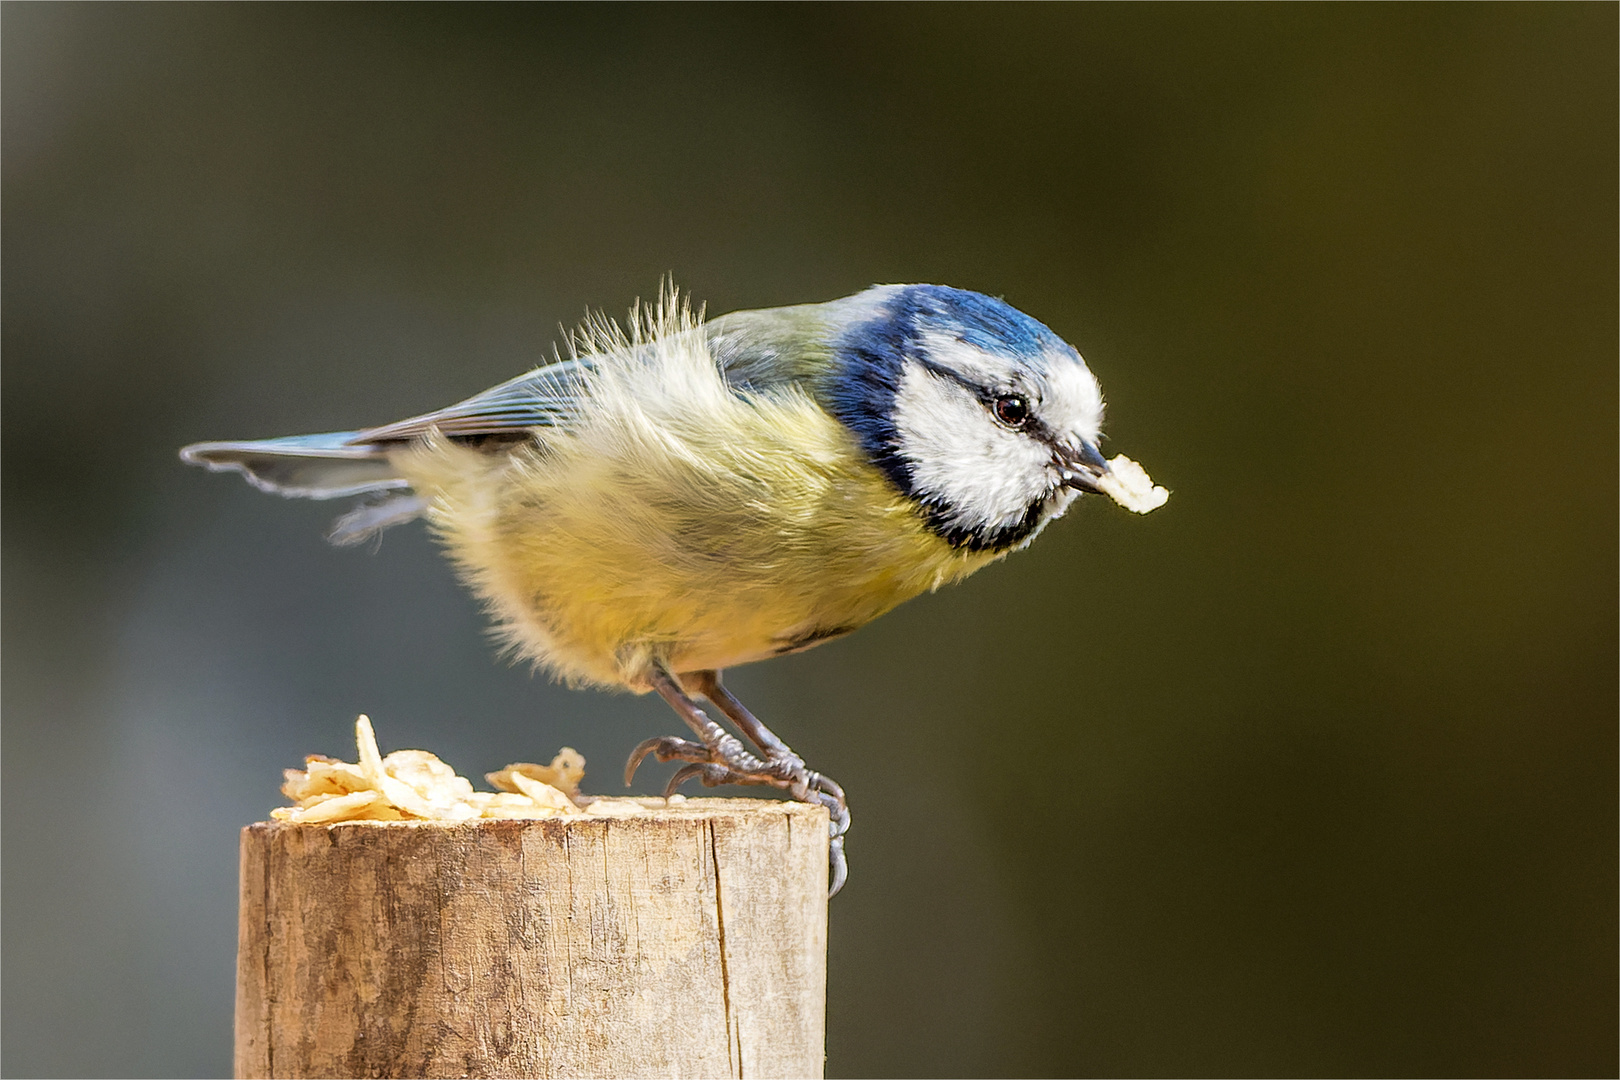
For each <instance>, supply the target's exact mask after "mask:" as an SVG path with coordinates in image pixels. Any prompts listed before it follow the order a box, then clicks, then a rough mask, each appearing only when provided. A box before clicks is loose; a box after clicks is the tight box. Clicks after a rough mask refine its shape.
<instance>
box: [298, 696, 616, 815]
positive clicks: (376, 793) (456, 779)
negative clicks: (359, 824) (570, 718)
mask: <svg viewBox="0 0 1620 1080" xmlns="http://www.w3.org/2000/svg"><path fill="white" fill-rule="evenodd" d="M354 733H355V743H356V744H357V747H358V750H359V758H360V760H359V762H358V764H352V765H351V764H350V763H348V762H346V761H338V760H336V759H335V758H329V757H324V756H322V755H319V754H312V755H310V757H308V758H306V759H305V762H304V769H303V770H302V771H300V770H298V769H288V770H286V783H284V784H282V785H281V790H282V793H283V794H285V795H286V796H287V798H289V799H291V800H292V801H293V802H294V803H295V804H296V805H293V806H282V807H277V808H276V809H274V810H272V811H270V816H271V817H273V818H275V819H276V820H277V821H294V822H302V823H305V824H316V823H324V822H335V821H468V820H471V819H473V818H546V817H558V816H561V815H571V814H587V813H588V814H591V815H594V816H605V817H631V816H634V815H636V814H641V813H644V812H645V811H646V807H644V806H643V805H642V804H641V803H640V802H638V801H637V800H633V799H602V798H596V799H592V798H590V797H588V796H582V795H580V792H579V782H580V780H581V779H582V778H583V777H584V775H585V759H584V758H583V757H581V756H580V754H579V752H578V751H576V750H574V749H572V748H571V747H566V746H565V747H563V749H562V751H561V752H560V753H558V755H557V756H556V757H555V758H553V759H552V762H551V764H550V765H534V764H530V763H528V762H517V763H515V764H512V765H508V766H507V767H506V768H504V769H501V770H500V771H499V772H493V773H490V774H489V782H490V783H491V784H493V785H495V786H496V787H498V788H500V789H501V790H499V791H493V792H492V791H474V790H473V786H472V782H471V781H469V780H468V779H467V778H466V777H464V776H458V775H456V771H455V770H454V769H452V768H451V767H450V766H448V765H446V764H445V763H444V762H442V761H440V760H439V759H438V757H436V756H435V755H433V754H430V753H428V752H427V751H426V750H395V751H394V752H393V753H392V754H389V755H388V756H387V757H383V756H382V754H381V752H380V751H379V750H378V748H377V735H376V732H375V731H373V730H372V727H371V720H370V719H369V718H367V717H365V716H361V717H360V718H359V719H358V720H356V721H355V724H354Z"/></svg>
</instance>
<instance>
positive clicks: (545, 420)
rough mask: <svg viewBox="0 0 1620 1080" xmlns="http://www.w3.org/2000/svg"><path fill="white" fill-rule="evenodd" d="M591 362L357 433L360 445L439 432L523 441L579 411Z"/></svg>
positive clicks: (534, 374)
mask: <svg viewBox="0 0 1620 1080" xmlns="http://www.w3.org/2000/svg"><path fill="white" fill-rule="evenodd" d="M589 369H590V365H589V361H588V360H585V359H581V360H563V361H560V362H558V363H555V364H548V365H546V366H545V367H542V368H536V369H535V370H533V371H531V372H529V373H527V374H525V375H519V376H518V377H517V378H515V379H512V380H510V381H508V382H504V383H501V384H500V385H499V386H493V387H491V388H490V389H488V390H485V391H484V392H483V393H481V394H475V395H473V396H472V397H470V398H468V399H467V400H465V401H461V402H457V403H456V404H454V405H451V406H449V407H448V408H444V409H439V410H437V411H436V412H430V413H423V414H422V415H421V416H413V417H410V418H409V419H407V420H399V421H396V422H394V423H392V424H384V425H382V426H381V427H374V428H367V429H366V430H364V431H357V432H355V433H354V437H353V439H352V440H351V441H352V442H353V443H355V444H362V443H387V442H404V441H408V440H410V439H414V438H417V437H419V436H422V435H426V434H427V433H428V432H430V431H433V430H435V429H437V430H438V431H439V433H440V434H443V435H448V436H451V437H453V438H468V437H472V436H478V435H519V434H521V433H522V432H524V431H526V430H528V429H531V428H537V427H555V426H557V425H558V424H559V423H561V422H563V421H565V420H566V419H567V418H568V417H569V416H570V415H571V414H572V413H573V411H574V406H575V402H577V401H578V400H579V395H580V393H581V390H582V386H583V383H582V376H583V375H584V374H585V373H586V372H587V371H589Z"/></svg>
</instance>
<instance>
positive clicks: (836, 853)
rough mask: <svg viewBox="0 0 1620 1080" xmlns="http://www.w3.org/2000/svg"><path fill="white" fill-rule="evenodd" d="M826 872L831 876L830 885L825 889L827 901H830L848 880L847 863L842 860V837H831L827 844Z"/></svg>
mask: <svg viewBox="0 0 1620 1080" xmlns="http://www.w3.org/2000/svg"><path fill="white" fill-rule="evenodd" d="M827 871H828V873H829V874H830V875H831V876H832V884H831V885H829V886H828V887H827V899H829V900H831V899H832V898H833V897H835V896H837V895H838V890H839V889H842V888H843V887H844V882H845V881H847V880H849V862H848V860H846V859H845V858H844V838H843V837H842V836H835V837H833V838H832V840H831V842H829V843H828V844H827Z"/></svg>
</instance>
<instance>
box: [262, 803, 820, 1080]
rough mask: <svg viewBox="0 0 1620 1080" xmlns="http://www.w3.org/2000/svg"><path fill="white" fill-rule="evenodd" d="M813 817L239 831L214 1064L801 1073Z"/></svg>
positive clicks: (529, 1073) (812, 1008) (342, 1073)
mask: <svg viewBox="0 0 1620 1080" xmlns="http://www.w3.org/2000/svg"><path fill="white" fill-rule="evenodd" d="M826 892H827V812H826V810H825V809H823V808H821V807H810V806H805V805H803V804H800V803H792V802H772V801H767V800H762V799H689V800H686V801H685V802H677V803H674V804H672V805H671V806H669V807H668V808H660V809H656V810H650V811H649V812H647V813H645V814H643V815H640V816H635V817H626V818H613V819H610V818H606V817H598V816H583V817H556V818H547V819H543V820H537V821H521V820H478V821H471V822H463V823H457V824H444V823H438V822H409V823H406V822H346V823H343V824H332V825H305V824H290V823H280V822H277V823H263V822H261V823H259V824H257V825H251V826H249V827H248V828H246V829H243V830H242V896H241V926H240V936H239V941H238V944H239V948H238V955H237V981H236V1075H237V1076H242V1077H270V1076H277V1077H316V1076H330V1077H362V1076H366V1077H373V1076H375V1077H407V1076H420V1077H463V1076H470V1077H480V1076H503V1077H560V1076H601V1077H621V1076H625V1077H629V1076H659V1077H664V1076H669V1077H687V1076H691V1077H698V1076H732V1077H741V1076H761V1077H764V1076H794V1077H799V1076H814V1077H819V1076H821V1075H822V1065H823V1030H824V1025H825V1012H826V955H827V953H826V946H827V896H826Z"/></svg>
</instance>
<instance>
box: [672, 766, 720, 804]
mask: <svg viewBox="0 0 1620 1080" xmlns="http://www.w3.org/2000/svg"><path fill="white" fill-rule="evenodd" d="M711 769H720V766H718V765H703V764H698V763H696V762H694V763H692V764H691V765H682V766H681V767H680V768H679V769H676V770H675V775H674V776H672V777H670V778H669V783H668V784H665V785H664V798H666V799H667V798H669V797H670V796H671V795H673V794H675V789H676V788H678V787H680V786H681V785H682V784H684V783H686V782H687V781H688V780H690V779H692V777H694V776H700V777H702V778H703V785H704V786H705V787H714V786H715V785H716V784H723V783H725V781H724V780H713V779H711V778H710V772H709V771H710V770H711ZM721 771H722V772H724V770H723V769H721Z"/></svg>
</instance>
